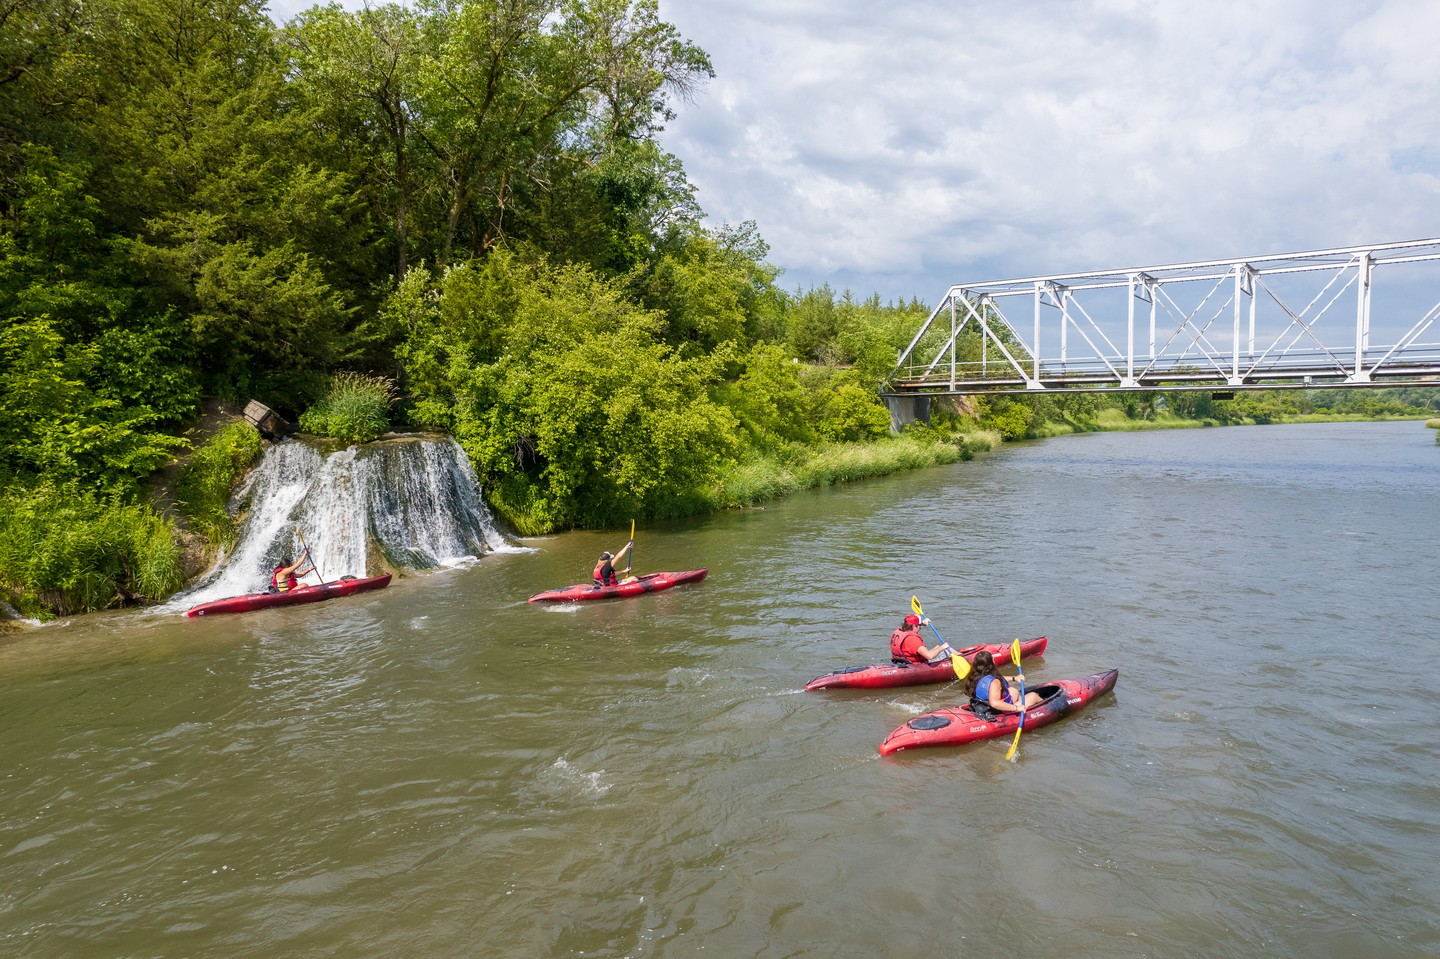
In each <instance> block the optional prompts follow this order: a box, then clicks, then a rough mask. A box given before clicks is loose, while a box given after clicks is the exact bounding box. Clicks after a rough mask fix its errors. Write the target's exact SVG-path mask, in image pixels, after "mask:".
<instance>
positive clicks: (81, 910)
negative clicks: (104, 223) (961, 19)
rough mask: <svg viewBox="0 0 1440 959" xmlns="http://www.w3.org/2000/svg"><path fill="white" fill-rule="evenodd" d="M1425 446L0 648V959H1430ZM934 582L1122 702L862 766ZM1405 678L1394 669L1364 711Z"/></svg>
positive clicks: (937, 485)
mask: <svg viewBox="0 0 1440 959" xmlns="http://www.w3.org/2000/svg"><path fill="white" fill-rule="evenodd" d="M1437 454H1440V451H1437V449H1436V447H1435V445H1434V444H1433V443H1432V442H1431V441H1430V434H1429V433H1428V432H1426V431H1425V430H1424V429H1423V427H1421V425H1420V424H1418V423H1402V424H1357V425H1343V426H1342V425H1336V426H1326V425H1316V426H1296V427H1250V428H1236V429H1224V430H1204V431H1193V432H1184V433H1150V434H1122V435H1093V436H1080V437H1066V438H1061V439H1057V440H1052V441H1046V442H1042V443H1033V444H1026V445H1023V446H1019V447H1014V448H1007V449H1004V450H1001V451H998V452H997V453H995V454H993V455H990V456H986V457H982V458H980V459H978V460H975V461H973V462H970V463H964V464H958V465H956V466H952V467H945V468H940V469H935V470H929V471H925V472H923V473H917V474H910V475H905V476H899V477H892V478H889V479H886V480H881V481H874V482H866V483H860V484H855V485H851V486H845V487H839V488H834V489H829V490H820V491H816V492H813V493H809V494H805V495H801V496H797V497H794V498H792V499H790V500H786V501H784V502H781V503H776V504H771V505H770V506H769V507H768V508H767V509H764V510H749V511H743V512H735V513H729V514H724V515H720V516H714V517H706V518H698V519H695V520H691V521H686V522H677V523H672V524H657V525H652V526H649V527H643V526H642V527H641V528H639V529H637V540H638V550H639V558H640V561H641V562H642V564H644V565H645V571H651V570H659V569H691V568H694V567H696V566H700V565H706V566H709V567H710V569H711V574H710V577H709V579H707V580H706V581H705V582H703V583H700V584H695V585H693V586H686V587H680V588H677V589H675V590H672V591H669V592H666V593H660V594H652V595H649V596H644V597H640V598H637V599H634V600H629V601H619V602H611V603H591V604H575V605H573V606H569V607H544V608H540V607H536V606H531V605H529V604H527V603H525V601H524V600H525V597H526V596H528V595H530V594H531V593H534V592H536V591H538V590H539V589H542V588H547V587H552V586H559V585H563V584H566V583H571V582H578V581H580V580H581V579H583V578H584V576H585V575H586V574H587V573H588V570H589V567H590V564H591V563H592V561H593V558H594V556H595V555H596V554H597V553H598V552H599V551H600V550H601V549H604V548H609V547H611V546H613V537H614V531H608V532H605V533H594V534H591V533H575V534H569V535H565V536H557V537H553V538H549V539H545V540H537V541H531V542H529V543H527V545H529V546H533V547H537V549H536V550H535V551H534V552H528V553H505V554H493V555H488V556H486V557H484V558H483V559H482V560H481V561H480V562H478V563H477V564H475V565H473V566H471V567H468V568H460V569H450V570H444V571H440V572H436V573H432V574H428V575H424V576H414V577H408V578H405V579H401V580H397V581H396V583H395V584H394V585H392V586H391V587H390V588H389V589H387V590H384V591H381V592H379V593H373V594H363V595H359V596H355V597H350V598H348V599H344V600H336V601H333V602H330V603H324V604H319V605H316V606H311V607H297V608H292V609H279V610H269V611H262V612H256V613H251V614H246V615H243V616H233V617H218V618H215V619H212V620H199V621H189V620H185V619H183V618H181V617H178V616H170V617H157V616H146V615H136V614H130V613H127V614H122V615H110V616H98V617H87V618H82V619H79V620H76V621H74V622H72V623H70V624H68V625H63V624H62V625H58V626H48V627H45V628H44V629H41V630H39V631H36V632H34V633H32V634H31V635H30V636H27V637H26V638H25V639H24V640H23V641H22V642H14V641H12V642H10V643H9V644H7V645H4V646H0V724H3V728H4V730H5V735H4V738H3V740H0V742H3V745H0V809H3V810H4V812H3V814H0V880H3V881H0V949H3V952H4V954H5V955H7V956H17V957H62V956H65V957H69V956H92V955H93V956H132V955H133V956H142V955H143V956H165V957H169V956H174V957H182V956H183V957H189V956H201V955H203V956H206V957H226V956H235V957H241V956H246V957H249V956H255V955H316V956H322V955H324V956H328V955H341V954H343V955H346V956H352V957H359V956H384V957H387V959H389V957H397V959H408V957H426V959H429V957H434V956H474V955H493V956H581V955H584V956H616V957H618V956H648V957H658V956H670V957H676V956H692V955H696V954H699V953H702V952H703V953H704V954H707V955H718V956H762V957H781V956H799V955H814V956H826V957H836V956H839V957H848V956H854V957H874V956H909V955H922V954H936V955H970V954H980V953H985V954H989V953H993V952H995V951H996V946H995V943H996V941H997V940H996V937H997V936H999V937H1000V939H1001V940H1002V941H1003V944H1004V948H1006V949H1009V950H1011V951H1014V952H1016V953H1019V954H1023V955H1058V954H1066V955H1073V956H1115V955H1163V956H1176V955H1204V956H1274V955H1307V956H1337V957H1338V956H1353V955H1366V956H1384V957H1410V956H1433V955H1436V954H1437V953H1440V924H1437V920H1436V914H1435V911H1434V906H1433V900H1434V892H1435V890H1436V889H1440V867H1437V866H1436V863H1437V862H1440V848H1437V840H1436V838H1435V837H1436V836H1437V835H1440V830H1437V825H1440V823H1437V820H1440V789H1437V787H1436V786H1435V772H1436V770H1437V769H1440V762H1437V760H1440V756H1437V752H1440V750H1437V749H1436V747H1435V745H1434V743H1433V741H1432V735H1431V732H1432V730H1433V729H1434V723H1433V721H1432V719H1431V717H1432V716H1433V715H1434V714H1435V711H1436V707H1437V705H1440V702H1437V699H1440V693H1437V692H1436V690H1437V689H1440V682H1437V681H1440V675H1437V674H1440V667H1437V664H1436V657H1435V656H1434V655H1433V653H1434V635H1435V625H1436V622H1437V619H1440V599H1437V593H1436V592H1435V590H1434V588H1433V585H1434V571H1435V569H1436V568H1440V562H1437V561H1440V546H1437V545H1436V542H1435V537H1434V536H1433V530H1432V527H1433V525H1434V524H1433V520H1432V519H1431V517H1434V516H1435V515H1437V511H1436V507H1437V503H1440V479H1437V467H1440V461H1437V459H1436V457H1437ZM912 594H914V595H917V596H919V597H920V599H921V600H922V602H923V603H924V606H925V610H926V612H927V614H929V615H930V617H931V618H932V619H934V620H935V623H936V625H937V626H938V627H939V628H940V629H941V630H942V632H943V633H944V635H945V637H946V638H947V639H949V640H951V642H954V643H962V642H973V641H981V640H989V641H995V640H1008V639H1010V638H1012V637H1015V636H1027V637H1028V636H1039V635H1048V636H1049V637H1050V640H1051V643H1050V648H1049V650H1048V651H1047V653H1046V655H1045V657H1044V658H1043V660H1037V661H1035V662H1033V663H1031V664H1029V665H1028V666H1027V677H1029V678H1030V679H1031V681H1032V682H1036V681H1040V680H1042V679H1043V678H1045V677H1060V676H1076V675H1082V674H1086V673H1090V672H1095V671H1098V670H1100V669H1104V668H1109V667H1119V668H1120V670H1121V679H1120V683H1119V685H1118V686H1117V687H1116V689H1115V692H1114V693H1113V694H1112V695H1110V696H1107V697H1104V698H1102V699H1101V700H1099V701H1097V702H1096V703H1094V704H1092V705H1091V706H1089V707H1088V708H1087V709H1086V710H1085V711H1084V712H1082V713H1080V714H1078V715H1076V716H1075V717H1073V718H1070V719H1067V720H1065V721H1062V722H1061V723H1058V724H1056V725H1054V726H1050V727H1047V728H1044V729H1040V730H1036V731H1034V733H1033V734H1030V733H1027V734H1026V735H1025V736H1024V738H1023V740H1022V744H1021V747H1020V756H1019V760H1018V761H1017V762H1015V763H1007V762H1005V761H1004V758H1003V756H1004V752H1005V749H1006V747H1007V746H1008V742H1000V741H996V742H991V743H982V744H978V745H976V746H972V747H964V748H960V749H951V750H944V749H937V750H922V751H918V752H916V753H915V754H913V755H912V754H904V755H902V756H900V757H894V758H887V759H884V760H882V759H880V758H879V757H878V756H877V755H876V752H875V749H876V746H877V745H878V744H879V742H880V740H881V739H882V738H883V737H884V735H885V734H886V733H887V732H888V731H889V730H890V729H892V728H893V727H894V726H896V725H899V724H900V723H902V722H904V721H905V720H906V719H908V718H910V717H912V716H914V715H916V714H917V713H919V712H923V711H926V710H928V709H932V708H935V707H937V706H940V705H946V704H950V703H954V702H957V701H959V699H960V695H959V692H958V689H957V687H955V686H954V685H949V686H935V687H911V688H906V689H898V690H874V691H857V692H846V693H838V694H833V695H830V694H812V693H804V692H802V691H801V690H800V687H801V686H802V685H803V684H804V683H805V682H806V681H807V680H809V679H811V678H813V677H815V676H817V675H819V674H821V673H824V672H828V671H829V670H831V669H833V668H836V667H838V666H843V665H847V664H859V663H865V662H875V661H879V660H880V659H883V658H884V656H885V638H886V636H888V634H889V631H890V629H891V628H893V626H894V624H895V622H897V621H898V619H899V617H900V616H901V615H903V614H904V612H905V611H906V610H907V609H908V605H909V599H910V596H911V595H912ZM1392 684H1393V685H1394V687H1395V688H1391V686H1392Z"/></svg>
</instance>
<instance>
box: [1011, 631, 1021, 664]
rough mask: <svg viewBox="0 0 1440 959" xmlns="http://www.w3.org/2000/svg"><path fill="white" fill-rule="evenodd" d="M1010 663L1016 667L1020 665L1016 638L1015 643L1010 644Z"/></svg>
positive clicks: (1017, 638)
mask: <svg viewBox="0 0 1440 959" xmlns="http://www.w3.org/2000/svg"><path fill="white" fill-rule="evenodd" d="M1010 662H1012V663H1014V664H1015V665H1017V666H1018V665H1020V639H1019V637H1016V639H1015V641H1014V642H1012V643H1011V644H1010Z"/></svg>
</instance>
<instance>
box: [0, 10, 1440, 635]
mask: <svg viewBox="0 0 1440 959" xmlns="http://www.w3.org/2000/svg"><path fill="white" fill-rule="evenodd" d="M487 10H488V8H486V9H482V8H481V6H479V5H476V4H473V3H470V2H468V0H457V2H455V3H449V4H421V5H418V6H414V7H407V6H405V5H400V4H387V5H381V6H374V7H371V6H367V7H365V8H363V9H360V10H346V9H343V8H342V7H341V6H339V5H335V4H330V5H323V6H322V5H317V6H315V7H313V8H311V9H309V10H305V11H303V12H301V13H300V14H298V15H297V16H295V17H293V18H292V19H290V20H288V21H287V22H286V23H284V24H276V23H274V22H273V21H271V20H270V19H269V18H268V17H266V16H265V15H264V13H263V10H262V9H261V8H260V7H257V6H256V5H254V4H248V3H241V4H222V3H200V4H198V5H175V4H169V3H164V2H161V0H85V2H80V0H19V2H18V3H16V4H14V5H13V8H12V9H11V10H10V11H9V13H8V14H7V17H8V19H7V20H6V32H5V33H4V34H3V35H0V57H4V58H6V62H7V63H8V64H9V65H10V66H11V67H13V69H11V70H10V71H9V73H10V76H9V79H8V82H6V83H3V84H0V182H3V183H4V184H5V185H6V189H4V190H3V191H0V603H4V604H7V605H3V606H0V625H3V623H4V621H5V619H6V617H8V616H9V613H8V612H6V610H7V609H14V610H16V611H17V612H18V613H19V614H21V615H23V616H28V617H48V616H56V615H69V614H72V613H77V612H82V611H86V610H93V609H104V608H111V607H116V606H125V605H134V604H144V603H148V602H155V601H157V600H159V599H161V598H163V597H164V596H165V595H167V594H168V593H170V592H173V591H174V590H175V589H176V588H177V587H178V586H180V585H181V584H183V583H186V582H189V581H191V580H192V579H193V578H194V577H195V576H196V575H198V574H199V573H200V572H202V571H203V570H204V569H205V568H206V567H207V566H208V565H209V562H210V561H211V560H212V559H213V557H214V556H215V555H216V553H217V551H218V550H219V549H220V548H221V547H222V546H223V545H224V544H225V543H226V542H227V541H228V537H231V536H233V535H234V523H235V517H233V516H231V515H229V512H228V503H229V500H230V497H231V495H232V494H233V492H234V490H235V488H236V484H237V483H238V482H239V479H240V477H242V476H243V475H244V473H245V472H246V471H247V470H248V469H249V468H250V467H251V465H252V464H253V462H254V461H255V458H256V457H257V456H258V455H259V452H260V450H261V449H262V444H261V442H260V439H259V436H258V434H255V433H254V431H253V428H250V427H249V426H248V425H242V426H234V427H229V426H227V424H229V423H231V422H234V421H235V420H237V419H238V417H237V416H236V415H235V413H234V411H235V410H236V409H240V408H243V407H244V406H245V405H246V404H247V403H248V402H249V401H251V400H254V401H258V402H260V403H262V404H264V405H265V406H266V407H268V408H269V409H270V410H272V411H274V412H275V413H276V414H277V415H278V416H279V417H281V418H282V419H284V420H286V421H287V422H289V423H296V424H298V425H299V426H300V428H301V429H302V430H304V431H305V432H306V433H309V434H315V435H318V436H323V437H327V438H329V439H330V440H332V441H334V442H338V443H342V444H350V443H358V442H364V441H368V440H371V439H374V438H375V437H377V436H380V435H382V434H383V433H385V432H386V431H387V430H390V429H395V428H399V429H404V430H421V431H437V432H443V433H446V434H448V435H450V436H452V437H454V438H455V440H456V442H457V443H459V445H460V446H461V447H462V448H463V449H464V450H465V452H466V454H467V456H468V457H469V459H470V462H471V465H472V466H473V467H474V469H475V472H476V475H477V477H478V478H479V481H480V485H481V487H482V488H483V489H484V490H485V494H486V498H487V502H488V505H489V506H490V508H491V509H492V510H493V511H494V512H495V514H496V515H497V517H499V518H500V519H502V521H504V522H505V523H506V524H508V525H509V527H510V528H511V529H512V530H514V532H515V533H517V534H519V535H521V536H531V535H536V534H540V533H545V532H551V531H559V530H567V529H587V528H588V529H598V528H612V529H613V528H618V527H620V526H621V525H622V524H623V523H625V522H627V521H628V520H629V519H631V518H636V517H639V518H650V519H662V518H669V517H678V516H684V515H690V514H694V513H698V512H704V511H707V510H716V509H728V508H745V507H753V506H757V505H760V504H762V503H764V502H766V501H767V500H770V499H774V498H775V497H777V496H784V495H788V494H790V493H793V492H795V491H797V490H801V489H805V488H809V487H813V486H818V485H828V484H833V483H842V482H850V481H853V480H857V479H861V478H864V477H870V476H880V475H884V474H887V473H892V472H896V471H900V470H910V469H916V468H921V467H925V466H930V465H938V464H941V463H950V462H958V461H960V460H963V459H966V458H968V457H970V456H973V455H974V454H975V453H976V452H978V451H980V450H983V449H993V448H994V447H995V446H997V445H998V444H999V443H1001V442H1008V441H1013V440H1019V439H1024V438H1030V437H1038V436H1053V435H1059V434H1060V433H1064V432H1073V431H1087V430H1095V429H1119V428H1124V429H1152V428H1176V427H1178V426H1183V425H1194V426H1202V425H1212V424H1213V425H1222V424H1230V423H1244V422H1284V421H1290V420H1291V418H1294V417H1301V418H1304V417H1311V416H1321V417H1325V416H1335V415H1339V416H1353V417H1356V418H1368V419H1376V418H1386V417H1394V416H1414V417H1422V416H1430V417H1433V416H1435V415H1436V410H1437V409H1440V394H1437V392H1436V391H1434V390H1427V389H1424V388H1389V389H1378V390H1363V391H1346V390H1315V391H1306V392H1303V393H1302V392H1297V393H1286V394H1285V395H1283V396H1281V395H1276V394H1273V393H1271V394H1264V395H1260V394H1246V393H1241V394H1240V395H1238V396H1235V397H1233V398H1231V399H1228V400H1214V399H1213V397H1212V396H1211V395H1210V394H1208V393H1174V394H1163V395H1162V394H1150V393H1125V394H1103V395H1078V394H1077V395H1056V396H1024V397H1006V396H980V395H977V396H970V397H964V398H960V399H955V400H945V401H936V402H935V403H934V404H932V412H931V417H930V422H929V423H928V424H912V425H911V426H908V427H906V428H905V430H904V431H902V432H901V433H900V434H899V435H898V436H892V434H891V428H890V426H891V424H890V417H889V413H888V412H887V410H886V408H885V406H884V404H883V402H882V401H881V398H880V393H881V392H882V391H883V389H884V386H885V380H886V377H887V376H888V375H889V373H890V371H891V369H892V367H893V366H894V363H895V360H896V357H897V355H899V352H900V351H902V350H903V349H904V348H905V347H906V346H907V345H911V342H910V341H911V339H912V337H913V336H914V334H915V331H916V330H918V329H919V328H920V326H921V324H922V323H923V321H924V320H925V318H926V317H927V316H928V315H929V312H930V311H929V308H928V307H927V306H926V305H925V304H924V303H922V302H920V301H919V299H918V298H917V299H911V300H910V301H909V302H904V301H895V302H890V303H883V302H881V299H880V297H879V296H878V295H875V296H870V297H868V298H861V297H860V296H858V295H856V294H855V293H852V292H851V291H848V290H846V291H836V290H833V289H831V288H830V287H829V286H828V285H825V286H821V287H818V288H812V289H809V290H802V289H799V288H795V289H787V288H785V287H783V286H782V285H781V277H782V276H783V273H784V271H783V269H782V268H781V267H779V266H777V265H775V264H772V263H771V262H769V259H768V258H769V253H770V250H769V247H768V246H767V244H766V243H765V241H764V239H763V238H762V237H761V235H760V233H759V230H758V227H757V226H756V224H755V223H753V222H744V223H739V224H730V223H726V224H721V225H718V226H717V225H712V224H710V223H709V222H708V221H707V217H706V214H705V211H704V210H703V209H702V207H701V204H700V201H699V196H698V190H697V189H696V187H695V186H694V184H692V183H691V182H690V181H689V179H688V177H687V175H686V173H685V168H684V163H683V162H682V159H681V158H680V157H677V156H675V155H674V154H671V153H668V152H666V151H665V150H664V148H663V146H662V144H661V137H660V133H661V131H663V130H664V129H665V127H666V125H667V124H668V123H669V122H670V121H671V120H673V119H674V117H675V116H676V111H677V110H679V109H680V108H682V107H683V106H684V104H685V103H686V102H688V101H689V100H690V99H691V98H692V97H693V96H694V95H697V94H698V93H699V92H700V90H701V89H702V88H703V87H704V85H705V84H706V83H707V82H708V81H709V80H710V79H713V78H714V76H715V71H714V68H713V66H712V64H711V62H710V59H709V57H708V55H707V54H706V53H705V51H704V50H702V49H700V48H699V47H698V46H696V45H695V44H693V43H691V42H689V41H688V40H686V39H685V38H684V37H683V36H681V35H680V33H679V31H678V30H677V29H676V28H675V26H674V25H672V24H670V23H667V22H666V21H665V20H663V19H661V17H660V12H659V4H658V3H657V2H656V0H574V2H573V3H568V4H564V5H560V6H557V5H556V4H554V3H553V2H552V0H514V2H513V3H511V4H509V5H508V6H507V7H506V11H507V14H506V16H504V17H494V16H490V15H489V13H488V12H487ZM9 38H21V39H20V40H19V41H12V39H9ZM137 64H140V65H142V67H143V69H137V68H136V65H137ZM477 105H481V107H483V108H481V107H477ZM997 319H998V318H997ZM1002 325H1003V324H998V323H997V324H995V329H999V328H1000V326H1002ZM947 335H948V334H947V333H946V332H942V331H940V330H939V329H934V330H930V331H929V332H927V333H926V335H925V337H922V339H921V341H920V342H919V343H915V344H913V346H914V347H915V348H916V349H917V350H919V351H921V352H922V353H923V352H926V351H929V352H930V354H931V355H937V354H938V352H939V350H940V349H941V347H942V346H943V347H945V348H946V349H947V350H949V351H950V353H951V354H952V355H953V356H954V357H955V360H956V361H957V362H959V363H969V362H974V361H978V360H979V359H981V358H982V357H983V356H985V355H987V354H986V353H985V351H986V349H987V344H986V343H985V342H983V341H982V339H981V336H980V334H979V333H978V331H975V330H964V331H962V332H961V335H960V336H959V337H957V338H956V340H955V342H954V343H953V344H951V343H949V342H948V339H947ZM1280 392H1284V391H1280ZM226 410H228V411H229V412H226ZM221 427H226V428H225V429H222V428H221ZM247 430H249V432H247Z"/></svg>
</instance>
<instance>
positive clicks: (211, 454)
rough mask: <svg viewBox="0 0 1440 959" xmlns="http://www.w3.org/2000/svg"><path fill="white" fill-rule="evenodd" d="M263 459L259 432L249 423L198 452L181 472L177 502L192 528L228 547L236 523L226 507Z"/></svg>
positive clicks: (235, 425)
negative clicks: (231, 497) (248, 473)
mask: <svg viewBox="0 0 1440 959" xmlns="http://www.w3.org/2000/svg"><path fill="white" fill-rule="evenodd" d="M259 456H260V433H259V432H258V431H257V430H256V429H255V427H253V426H251V425H250V424H249V423H246V422H243V421H242V422H236V423H231V424H230V425H229V426H226V427H225V428H224V429H222V430H220V431H219V432H218V433H216V434H215V435H214V436H212V437H211V438H210V439H209V440H208V441H207V442H206V443H205V445H204V446H202V447H200V449H198V450H196V451H195V454H194V455H193V456H191V457H190V462H189V463H187V464H186V465H185V468H184V470H182V471H181V473H180V482H179V484H178V486H177V487H176V491H175V494H176V499H177V501H178V503H179V506H180V511H181V512H182V513H184V515H185V517H186V519H187V520H188V521H189V523H190V526H191V528H192V529H195V530H197V531H199V532H200V533H202V534H203V535H204V536H205V538H206V539H208V540H209V541H210V542H211V543H214V544H216V545H224V546H228V545H229V544H230V543H231V542H232V541H233V540H234V537H235V524H234V521H233V520H232V519H231V517H230V514H229V511H228V509H227V507H228V506H229V503H230V495H231V494H232V493H234V492H235V487H236V485H237V484H238V483H239V482H240V480H241V478H242V477H243V476H244V475H245V473H246V471H247V470H249V469H250V466H251V464H253V463H254V462H255V460H256V459H258V458H259Z"/></svg>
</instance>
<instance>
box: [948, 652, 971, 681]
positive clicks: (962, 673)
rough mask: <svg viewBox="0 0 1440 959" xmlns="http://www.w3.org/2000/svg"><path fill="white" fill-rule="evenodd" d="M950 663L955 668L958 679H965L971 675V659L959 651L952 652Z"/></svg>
mask: <svg viewBox="0 0 1440 959" xmlns="http://www.w3.org/2000/svg"><path fill="white" fill-rule="evenodd" d="M950 665H951V667H952V668H954V670H955V678H956V679H964V678H965V677H966V676H968V675H970V661H969V660H967V659H966V658H965V657H964V656H961V655H960V654H959V653H951V654H950Z"/></svg>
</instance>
